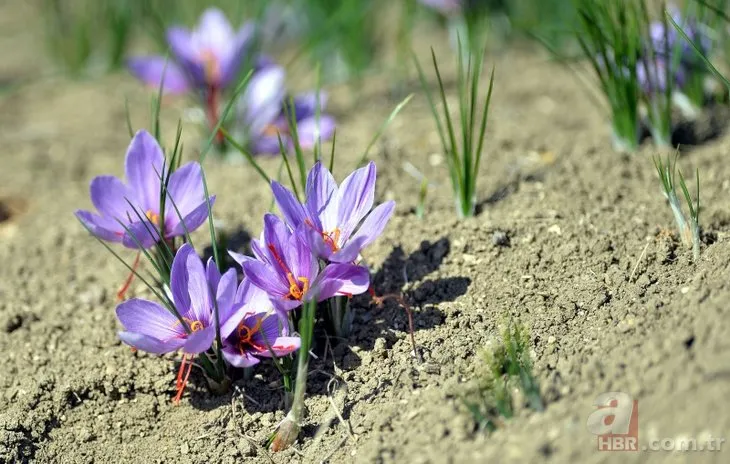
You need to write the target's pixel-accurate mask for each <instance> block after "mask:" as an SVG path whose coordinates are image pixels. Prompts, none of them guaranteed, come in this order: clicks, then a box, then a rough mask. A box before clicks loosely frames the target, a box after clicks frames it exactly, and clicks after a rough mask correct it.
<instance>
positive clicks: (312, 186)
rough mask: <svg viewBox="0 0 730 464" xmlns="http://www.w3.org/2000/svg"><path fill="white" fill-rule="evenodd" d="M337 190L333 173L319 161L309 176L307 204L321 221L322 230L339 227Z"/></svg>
mask: <svg viewBox="0 0 730 464" xmlns="http://www.w3.org/2000/svg"><path fill="white" fill-rule="evenodd" d="M337 191H338V189H337V182H335V178H334V177H332V173H330V172H329V170H328V169H327V168H326V167H324V165H323V164H322V162H321V161H318V162H317V163H316V164H315V165H314V166H313V167H312V169H311V170H310V171H309V175H308V176H307V187H306V197H307V202H306V204H307V209H308V210H309V211H310V212H311V214H312V215H313V216H315V217H318V220H319V221H320V222H321V224H320V226H321V227H320V228H319V229H320V231H323V230H324V229H322V228H326V230H328V231H330V230H333V229H334V228H335V227H337ZM315 225H316V224H315Z"/></svg>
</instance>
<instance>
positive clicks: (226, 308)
mask: <svg viewBox="0 0 730 464" xmlns="http://www.w3.org/2000/svg"><path fill="white" fill-rule="evenodd" d="M217 290H218V291H217V293H216V303H217V305H218V321H219V323H220V325H221V326H223V324H225V322H226V321H228V320H229V319H230V318H231V317H233V315H234V314H235V313H236V311H237V310H238V309H240V308H237V307H235V305H234V302H235V299H236V291H237V290H238V277H237V276H236V271H235V270H233V269H229V270H228V271H226V273H225V274H223V276H222V277H221V280H220V284H219V285H218V289H217Z"/></svg>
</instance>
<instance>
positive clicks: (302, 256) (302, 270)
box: [284, 225, 319, 285]
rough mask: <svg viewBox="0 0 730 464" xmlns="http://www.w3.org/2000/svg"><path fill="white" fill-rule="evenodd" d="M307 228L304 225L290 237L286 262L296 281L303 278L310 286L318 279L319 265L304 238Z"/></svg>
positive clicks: (286, 251)
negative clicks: (304, 231)
mask: <svg viewBox="0 0 730 464" xmlns="http://www.w3.org/2000/svg"><path fill="white" fill-rule="evenodd" d="M307 228H308V227H307V226H306V225H302V226H300V227H299V228H298V229H297V230H296V231H295V232H294V233H293V234H292V235H291V236H290V237H289V239H288V241H287V245H286V247H285V248H284V256H285V258H284V260H285V262H286V264H287V266H288V267H289V270H290V271H291V273H292V274H293V276H294V278H295V279H297V280H299V281H300V279H302V278H304V279H307V282H308V285H311V284H312V282H313V281H314V279H315V277H317V271H318V270H319V263H318V262H317V260H316V259H315V257H314V256H313V255H312V251H311V250H310V249H309V246H307V242H306V240H304V239H303V237H302V235H303V230H304V229H307ZM300 284H301V281H300Z"/></svg>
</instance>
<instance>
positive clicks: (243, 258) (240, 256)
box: [228, 250, 254, 267]
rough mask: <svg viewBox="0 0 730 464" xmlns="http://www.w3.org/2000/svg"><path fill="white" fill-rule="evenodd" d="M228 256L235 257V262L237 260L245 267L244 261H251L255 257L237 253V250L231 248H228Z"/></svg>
mask: <svg viewBox="0 0 730 464" xmlns="http://www.w3.org/2000/svg"><path fill="white" fill-rule="evenodd" d="M228 256H230V257H231V258H233V260H234V261H235V262H237V263H238V265H239V266H241V267H243V263H245V262H246V261H250V260H253V259H254V258H252V257H250V256H246V255H244V254H241V253H236V252H235V251H230V250H228Z"/></svg>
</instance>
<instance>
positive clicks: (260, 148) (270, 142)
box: [248, 134, 291, 155]
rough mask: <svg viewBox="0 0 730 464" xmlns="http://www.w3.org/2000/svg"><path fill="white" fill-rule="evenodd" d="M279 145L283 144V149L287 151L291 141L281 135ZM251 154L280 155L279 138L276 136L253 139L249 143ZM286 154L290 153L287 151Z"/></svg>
mask: <svg viewBox="0 0 730 464" xmlns="http://www.w3.org/2000/svg"><path fill="white" fill-rule="evenodd" d="M281 143H282V144H284V149H285V150H288V148H287V147H289V144H290V143H291V140H290V139H289V137H288V136H286V135H285V134H281ZM248 148H249V149H250V150H251V153H253V154H254V155H280V154H281V146H280V145H279V138H278V137H277V136H275V135H274V136H263V137H256V138H253V139H252V140H251V141H250V142H249V147H248ZM287 153H290V152H288V151H287Z"/></svg>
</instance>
